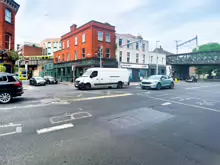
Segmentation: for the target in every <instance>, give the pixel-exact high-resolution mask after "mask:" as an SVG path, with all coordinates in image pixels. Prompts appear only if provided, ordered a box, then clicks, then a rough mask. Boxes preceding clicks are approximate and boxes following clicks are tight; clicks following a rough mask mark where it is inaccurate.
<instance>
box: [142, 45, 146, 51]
mask: <svg viewBox="0 0 220 165" xmlns="http://www.w3.org/2000/svg"><path fill="white" fill-rule="evenodd" d="M142 51H143V52H145V44H142Z"/></svg>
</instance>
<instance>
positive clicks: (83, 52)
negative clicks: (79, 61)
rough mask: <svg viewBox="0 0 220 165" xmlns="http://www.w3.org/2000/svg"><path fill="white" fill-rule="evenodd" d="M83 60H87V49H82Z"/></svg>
mask: <svg viewBox="0 0 220 165" xmlns="http://www.w3.org/2000/svg"><path fill="white" fill-rule="evenodd" d="M82 58H86V49H85V48H82Z"/></svg>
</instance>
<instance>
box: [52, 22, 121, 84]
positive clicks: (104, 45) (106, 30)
mask: <svg viewBox="0 0 220 165" xmlns="http://www.w3.org/2000/svg"><path fill="white" fill-rule="evenodd" d="M61 44H62V49H61V50H60V51H57V52H55V53H54V63H55V69H56V77H57V78H58V79H60V80H61V81H62V80H64V81H71V80H72V78H73V77H74V78H75V77H79V76H80V75H81V74H82V73H83V72H84V71H85V70H86V69H87V68H90V67H99V66H100V62H99V61H100V58H99V57H100V55H101V57H102V66H103V67H117V62H116V59H115V27H114V26H112V25H110V24H108V23H100V22H97V21H90V22H88V23H86V24H84V25H82V26H80V27H78V28H77V25H76V24H73V25H72V26H71V27H70V32H68V33H67V34H65V35H63V36H62V37H61ZM73 66H75V67H73ZM72 69H73V70H74V71H72Z"/></svg>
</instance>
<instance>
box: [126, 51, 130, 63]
mask: <svg viewBox="0 0 220 165" xmlns="http://www.w3.org/2000/svg"><path fill="white" fill-rule="evenodd" d="M129 62H130V52H127V63H129Z"/></svg>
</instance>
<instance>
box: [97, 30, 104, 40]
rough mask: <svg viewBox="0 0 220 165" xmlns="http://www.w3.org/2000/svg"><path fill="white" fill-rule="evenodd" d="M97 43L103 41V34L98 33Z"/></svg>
mask: <svg viewBox="0 0 220 165" xmlns="http://www.w3.org/2000/svg"><path fill="white" fill-rule="evenodd" d="M98 41H103V32H98Z"/></svg>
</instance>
